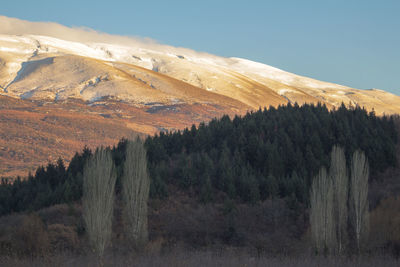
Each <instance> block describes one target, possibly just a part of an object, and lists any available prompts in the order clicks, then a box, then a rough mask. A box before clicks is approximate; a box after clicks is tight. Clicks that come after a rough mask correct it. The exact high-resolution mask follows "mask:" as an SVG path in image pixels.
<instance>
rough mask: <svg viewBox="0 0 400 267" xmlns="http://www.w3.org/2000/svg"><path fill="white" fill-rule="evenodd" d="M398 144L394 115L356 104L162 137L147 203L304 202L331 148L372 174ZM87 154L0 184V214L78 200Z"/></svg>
mask: <svg viewBox="0 0 400 267" xmlns="http://www.w3.org/2000/svg"><path fill="white" fill-rule="evenodd" d="M396 143H397V133H396V129H395V125H394V119H393V117H388V116H383V117H377V116H376V115H375V114H374V112H367V111H366V110H364V109H362V108H360V107H355V108H346V107H345V106H344V105H342V106H341V107H339V108H338V109H335V110H328V109H327V107H326V106H324V105H320V104H318V105H303V106H298V105H297V104H294V105H291V104H289V105H287V106H279V107H278V108H274V107H270V108H268V109H266V108H265V109H260V110H258V111H255V112H249V113H248V114H246V115H245V116H243V117H240V116H235V117H234V118H232V119H231V118H230V117H229V116H223V117H222V118H220V119H213V120H211V121H210V122H209V123H208V124H206V123H201V124H200V125H199V126H197V127H196V126H195V125H193V126H192V127H191V128H186V129H184V130H182V131H173V132H161V133H160V134H157V135H155V136H150V137H148V138H147V139H146V140H145V143H144V145H145V147H146V150H147V165H148V169H149V175H150V178H151V184H150V189H149V190H150V197H152V198H164V197H167V196H168V195H169V194H170V192H169V189H170V187H171V186H173V187H176V188H179V189H180V190H183V191H186V192H188V193H190V194H192V195H194V196H196V197H198V199H199V200H200V201H202V202H213V201H217V199H216V196H217V195H222V196H224V197H225V198H228V199H233V200H235V201H239V202H245V203H256V202H257V201H262V200H265V199H267V198H286V197H287V198H291V199H292V200H293V201H294V202H297V203H303V204H308V203H309V201H310V196H309V192H310V190H311V187H312V182H313V177H315V176H316V175H317V174H318V172H319V170H320V168H321V167H322V166H325V167H326V168H329V167H330V165H331V164H332V163H331V160H330V156H329V155H330V152H331V150H332V148H333V146H334V145H336V144H337V145H338V146H340V147H343V148H344V149H345V152H344V154H345V155H344V157H345V159H346V164H347V167H349V165H350V162H351V158H352V155H353V153H354V152H355V151H356V150H362V151H364V153H365V156H366V157H367V158H368V159H369V166H370V172H371V177H374V175H375V174H377V173H379V172H380V171H383V170H385V169H386V168H387V167H389V166H394V165H395V164H396V153H395V144H396ZM127 144H128V141H127V140H126V139H123V140H121V141H120V142H119V143H118V145H116V146H114V147H113V148H110V155H111V158H112V161H113V163H114V166H115V173H116V183H115V187H116V188H115V189H116V191H117V192H121V191H122V190H123V187H122V185H121V179H122V176H123V173H124V167H123V163H124V162H125V158H126V157H127V153H126V147H127ZM91 157H93V153H92V151H91V150H90V149H88V148H85V149H84V150H83V151H82V152H81V153H76V154H75V156H74V157H73V158H72V159H71V161H70V163H69V165H68V167H65V164H64V162H63V161H62V160H61V159H60V160H58V161H57V163H55V164H53V163H49V164H48V165H47V166H45V167H44V166H40V167H38V168H37V170H36V172H35V173H34V174H29V175H28V178H27V179H21V178H17V179H15V180H14V182H12V183H11V182H9V181H8V180H7V179H2V183H1V185H0V215H3V214H8V213H11V212H18V211H23V210H37V209H40V208H42V207H46V206H51V205H53V204H57V203H66V202H71V201H76V200H79V199H81V197H82V193H83V169H84V165H85V163H86V162H87V161H88V160H89V159H90V158H91Z"/></svg>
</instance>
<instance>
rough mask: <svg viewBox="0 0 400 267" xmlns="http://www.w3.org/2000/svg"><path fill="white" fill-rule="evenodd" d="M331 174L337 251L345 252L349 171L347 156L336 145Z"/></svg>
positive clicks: (332, 156)
mask: <svg viewBox="0 0 400 267" xmlns="http://www.w3.org/2000/svg"><path fill="white" fill-rule="evenodd" d="M329 176H330V178H331V179H332V182H333V201H334V217H335V220H336V229H335V232H336V240H337V251H338V253H339V254H341V253H342V252H343V250H344V249H345V248H344V244H345V240H346V237H347V220H348V212H347V200H348V173H347V167H346V157H345V154H344V150H343V148H341V147H338V146H334V147H333V148H332V152H331V166H330V169H329Z"/></svg>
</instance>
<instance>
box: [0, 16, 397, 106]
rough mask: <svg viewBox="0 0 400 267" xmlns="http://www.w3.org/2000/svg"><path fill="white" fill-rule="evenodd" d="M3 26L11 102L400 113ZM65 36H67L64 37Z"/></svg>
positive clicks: (196, 63)
mask: <svg viewBox="0 0 400 267" xmlns="http://www.w3.org/2000/svg"><path fill="white" fill-rule="evenodd" d="M1 21H5V22H7V23H8V24H6V27H4V29H3V30H1V29H0V33H2V32H3V33H5V34H0V94H3V95H7V96H13V97H18V98H23V99H27V98H28V99H42V98H46V99H52V100H60V99H67V98H81V99H83V100H87V101H97V100H99V99H101V98H105V97H112V98H117V99H120V100H124V101H127V102H131V103H132V104H135V105H143V104H146V103H153V102H160V103H164V104H171V103H178V102H184V103H204V102H207V101H209V102H213V103H215V104H217V103H219V102H218V101H222V100H221V99H223V101H222V102H223V103H224V104H226V103H227V102H229V103H230V104H229V105H239V106H240V108H258V107H263V106H269V105H275V106H276V105H279V104H286V103H287V102H292V103H294V102H298V103H300V104H302V103H317V102H323V103H325V104H327V105H328V106H339V105H340V104H341V103H342V102H343V103H345V104H352V105H356V104H359V105H361V106H365V107H366V108H369V109H372V108H374V109H375V111H376V112H377V113H384V112H386V113H399V112H400V104H399V103H400V97H398V96H395V95H392V94H389V93H386V92H383V91H379V90H357V89H353V88H349V87H346V86H342V85H337V84H332V83H327V82H322V81H318V80H315V79H311V78H307V77H302V76H299V75H295V74H292V73H289V72H285V71H283V70H280V69H277V68H274V67H271V66H268V65H265V64H261V63H257V62H253V61H250V60H246V59H241V58H223V57H218V56H214V55H210V54H206V53H197V52H194V51H191V50H189V49H182V48H174V47H170V46H164V45H159V44H154V43H149V42H145V41H137V40H131V39H129V38H124V37H118V36H111V35H107V36H105V37H104V36H102V35H101V34H98V33H93V32H87V34H86V35H88V36H90V38H89V37H87V36H86V35H84V33H85V32H82V30H76V29H71V28H67V27H64V26H61V25H57V24H55V25H53V24H51V25H50V26H51V27H50V28H51V29H53V28H54V29H57V31H56V30H32V28H34V29H36V28H37V27H36V26H37V24H35V23H31V22H26V21H21V20H16V19H10V18H5V17H1V16H0V22H1ZM10 25H11V26H10ZM32 25H33V26H32ZM35 27H36V28H35ZM16 29H18V30H16ZM79 31H81V32H79ZM71 32H72V33H73V34H72V33H71ZM11 33H18V35H15V34H11ZM32 33H34V34H32ZM62 33H65V36H66V37H64V38H60V36H61V35H62ZM45 34H48V35H45ZM51 35H52V36H51ZM71 36H72V37H71ZM77 36H80V37H77ZM86 37H87V38H86ZM78 39H79V41H77V40H78ZM81 39H82V40H81ZM139 67H141V68H144V69H147V70H149V71H150V72H144V69H140V68H139ZM155 73H158V74H159V75H158V76H157V75H156V74H155ZM170 78H173V79H174V82H173V83H171V80H170ZM176 80H179V81H181V82H180V83H177V82H176ZM172 84H173V85H172ZM189 85H190V87H188V86H189ZM187 88H191V89H190V90H188V89H187ZM208 93H209V94H208ZM228 99H229V101H228ZM239 103H240V104H239Z"/></svg>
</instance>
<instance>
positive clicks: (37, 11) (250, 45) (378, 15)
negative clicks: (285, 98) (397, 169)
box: [0, 0, 400, 95]
mask: <svg viewBox="0 0 400 267" xmlns="http://www.w3.org/2000/svg"><path fill="white" fill-rule="evenodd" d="M0 14H1V15H5V16H8V17H16V18H20V19H25V20H30V21H52V22H58V23H60V24H63V25H66V26H86V27H89V28H93V29H95V30H97V31H101V32H107V33H111V34H119V35H130V36H140V37H149V38H151V39H154V40H156V41H158V42H160V43H163V44H169V45H173V46H181V47H186V48H191V49H194V50H197V51H204V52H209V53H212V54H216V55H220V56H226V57H231V56H236V57H243V58H247V59H251V60H254V61H259V62H263V63H266V64H268V65H272V66H275V67H278V68H281V69H283V70H286V71H289V72H293V73H296V74H300V75H304V76H308V77H312V78H316V79H319V80H323V81H329V82H334V83H339V84H344V85H348V86H351V87H355V88H361V89H368V88H381V89H384V90H387V91H390V92H392V93H396V94H397V95H400V0H381V1H378V0H376V1H371V0H364V1H362V0H356V1H352V0H347V1H343V0H334V1H330V0H320V1H307V0H302V1H300V0H297V1H288V0H286V1H285V0H280V1H278V0H275V1H267V0H265V1H262V0H259V1H251V0H247V1H244V0H243V1H235V0H230V1H218V0H214V1H210V0H201V1H190V0H186V1H173V0H165V1H151V0H149V1H128V0H126V1H120V0H113V1H103V0H97V1H85V0H80V1H75V0H69V1H67V0H64V1H56V0H51V1H40V0H37V1H30V0H26V1H20V0H8V1H3V2H2V3H1V5H0ZM0 27H1V25H0Z"/></svg>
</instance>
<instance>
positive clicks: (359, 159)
mask: <svg viewBox="0 0 400 267" xmlns="http://www.w3.org/2000/svg"><path fill="white" fill-rule="evenodd" d="M368 177H369V165H368V160H367V158H366V157H365V154H364V152H361V151H355V152H354V154H353V158H352V161H351V179H350V212H351V216H350V222H351V225H352V229H353V231H354V236H355V241H356V245H357V250H358V252H360V250H361V245H362V244H361V243H362V241H364V240H365V239H366V238H367V236H368V233H369V203H368Z"/></svg>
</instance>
